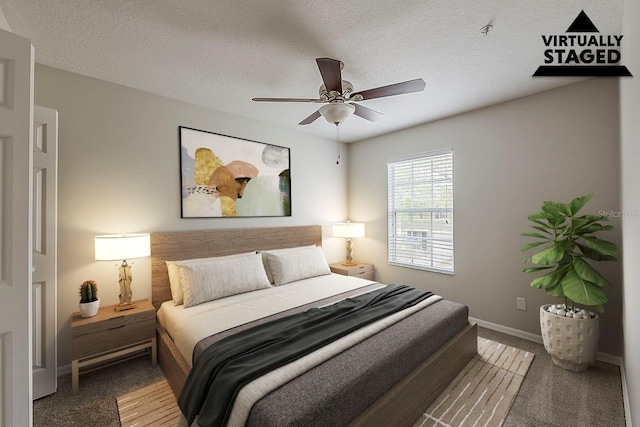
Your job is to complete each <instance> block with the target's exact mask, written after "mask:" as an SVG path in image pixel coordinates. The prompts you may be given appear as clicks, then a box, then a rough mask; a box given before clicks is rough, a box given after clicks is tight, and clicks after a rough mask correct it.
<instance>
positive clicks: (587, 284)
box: [521, 194, 618, 312]
mask: <svg viewBox="0 0 640 427" xmlns="http://www.w3.org/2000/svg"><path fill="white" fill-rule="evenodd" d="M592 197H593V194H587V195H586V196H582V197H578V198H576V199H574V200H572V201H571V203H569V204H565V203H560V202H549V201H547V202H544V203H543V204H542V211H540V212H538V213H535V214H533V215H529V217H528V218H529V221H531V222H532V223H533V224H532V225H531V228H533V229H534V230H535V231H533V232H529V233H522V234H521V235H522V236H526V237H532V238H535V239H536V241H535V242H532V243H527V244H526V245H525V246H524V247H523V248H522V252H526V251H528V250H530V249H533V248H539V247H541V246H543V245H546V246H545V247H544V249H542V250H539V251H538V252H537V253H535V254H534V255H533V256H532V257H531V258H528V259H526V260H525V261H524V262H525V263H532V264H536V265H538V266H539V267H529V268H524V269H523V270H522V271H523V272H525V273H537V272H540V271H545V270H552V271H550V272H547V273H546V274H544V275H542V276H539V277H536V278H535V279H533V280H532V281H531V286H533V287H534V288H539V289H544V290H545V291H546V292H547V293H548V294H549V295H552V296H554V297H561V298H564V299H565V306H566V307H570V308H573V306H574V303H577V304H582V305H586V306H594V308H595V310H596V311H598V312H602V311H603V308H602V305H603V304H604V303H606V302H607V296H606V294H605V293H604V291H603V289H602V288H604V287H606V286H611V284H610V283H609V281H608V280H607V279H605V278H604V277H602V275H601V274H600V273H598V272H597V271H596V270H595V269H594V268H593V267H592V266H591V265H590V264H589V263H588V262H587V260H592V261H615V260H616V258H615V256H616V255H617V253H618V248H617V247H616V245H615V244H614V243H611V242H609V241H607V240H603V239H600V238H598V237H595V236H593V235H592V234H593V233H596V232H601V231H610V230H614V229H615V227H613V226H612V225H603V224H602V223H603V222H606V221H608V220H609V218H608V217H607V216H604V215H581V216H577V213H578V211H580V209H582V208H583V207H584V205H586V204H587V202H588V201H589V200H591V198H592Z"/></svg>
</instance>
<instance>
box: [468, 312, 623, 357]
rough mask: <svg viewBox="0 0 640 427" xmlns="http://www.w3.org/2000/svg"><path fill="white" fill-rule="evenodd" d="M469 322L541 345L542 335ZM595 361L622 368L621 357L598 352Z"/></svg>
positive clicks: (481, 322)
mask: <svg viewBox="0 0 640 427" xmlns="http://www.w3.org/2000/svg"><path fill="white" fill-rule="evenodd" d="M469 320H470V321H472V322H476V323H477V324H478V326H482V327H483V328H487V329H491V330H493V331H497V332H502V333H503V334H507V335H511V336H513V337H517V338H522V339H524V340H527V341H533V342H535V343H538V344H542V335H538V334H532V333H531V332H525V331H521V330H520V329H515V328H510V327H508V326H503V325H499V324H497V323H492V322H487V321H486V320H481V319H476V318H474V317H469ZM596 359H598V360H600V361H602V362H606V363H611V364H612V365H616V366H622V358H621V357H619V356H614V355H611V354H608V353H602V352H598V355H597V356H596Z"/></svg>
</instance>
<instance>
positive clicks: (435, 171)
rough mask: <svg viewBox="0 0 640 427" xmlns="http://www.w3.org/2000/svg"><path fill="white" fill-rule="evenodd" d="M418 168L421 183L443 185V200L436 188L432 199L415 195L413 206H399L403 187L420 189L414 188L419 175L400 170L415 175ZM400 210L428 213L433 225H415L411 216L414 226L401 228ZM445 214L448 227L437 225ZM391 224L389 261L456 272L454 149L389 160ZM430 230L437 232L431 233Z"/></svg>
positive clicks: (389, 224)
mask: <svg viewBox="0 0 640 427" xmlns="http://www.w3.org/2000/svg"><path fill="white" fill-rule="evenodd" d="M414 168H419V172H422V175H420V176H421V177H422V179H421V180H418V181H419V182H418V183H421V184H427V185H429V186H433V185H434V183H435V184H436V185H437V186H439V187H440V190H439V191H440V193H439V194H440V196H441V197H440V201H436V200H434V192H433V191H432V192H431V198H430V199H426V198H420V197H415V198H414V197H412V198H411V206H398V204H399V203H400V201H399V199H400V197H399V196H398V193H399V192H400V191H402V190H404V191H407V189H408V190H409V191H411V192H413V191H419V190H418V189H416V188H413V185H414V184H415V183H416V180H415V179H413V178H411V179H407V175H401V174H400V171H404V172H405V173H410V174H411V176H412V177H414V176H415V173H414ZM399 175H400V176H399ZM432 188H433V187H432ZM442 189H444V193H442V191H443V190H442ZM411 194H413V193H411ZM442 197H444V200H443V199H442ZM405 202H406V198H405ZM414 203H417V204H414ZM443 203H444V206H443ZM398 214H401V215H403V216H404V215H406V214H410V215H412V214H418V215H420V216H422V215H425V219H426V221H427V222H428V223H429V224H431V226H430V228H429V229H422V228H421V227H420V226H418V227H417V228H414V227H416V223H414V222H413V221H414V219H411V223H412V226H411V227H410V228H408V229H405V230H400V229H399V227H398V224H399V223H400V221H401V220H400V219H399V218H398ZM443 214H444V217H445V218H444V219H445V223H446V225H444V230H443V225H442V224H440V226H439V227H438V226H437V225H435V226H434V220H436V221H437V220H442V216H443ZM420 219H422V218H420ZM419 222H420V221H419ZM387 224H388V228H387V231H388V233H387V235H388V250H387V260H388V262H389V264H391V265H398V266H401V267H409V268H415V269H419V270H427V271H433V272H437V273H444V274H454V233H453V231H454V228H453V149H451V148H448V149H443V150H437V151H430V152H427V153H420V154H416V155H412V156H407V157H402V158H397V159H392V160H389V161H388V162H387ZM449 229H450V232H449ZM430 230H431V231H432V232H433V234H431V235H430V233H429V231H430ZM434 230H437V231H434ZM412 240H414V242H413V243H412ZM411 246H414V247H413V248H411Z"/></svg>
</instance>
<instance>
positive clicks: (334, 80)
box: [253, 58, 426, 126]
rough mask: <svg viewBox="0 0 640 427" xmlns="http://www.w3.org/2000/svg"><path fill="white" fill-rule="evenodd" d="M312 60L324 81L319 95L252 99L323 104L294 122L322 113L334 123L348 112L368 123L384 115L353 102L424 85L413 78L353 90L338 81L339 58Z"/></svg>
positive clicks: (340, 67) (348, 114)
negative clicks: (314, 61)
mask: <svg viewBox="0 0 640 427" xmlns="http://www.w3.org/2000/svg"><path fill="white" fill-rule="evenodd" d="M316 63H317V64H318V68H319V69H320V75H321V76H322V81H323V82H324V84H323V85H322V86H320V90H319V93H320V97H319V98H311V99H307V98H253V100H254V101H258V102H315V103H320V104H326V105H323V106H322V107H320V108H319V109H318V110H316V111H315V112H314V113H313V114H311V115H310V116H309V117H307V118H305V119H304V120H302V121H301V122H300V123H298V124H300V125H308V124H310V123H313V122H314V121H315V120H316V119H317V118H319V117H320V116H323V117H324V118H325V119H326V120H327V121H328V122H329V123H333V124H335V125H336V126H337V125H338V124H339V123H341V122H343V121H344V120H346V119H347V118H348V117H349V116H351V115H352V114H355V115H356V116H359V117H362V118H363V119H367V120H369V121H372V122H375V121H376V120H378V119H380V118H382V117H383V116H384V114H382V113H379V112H377V111H375V110H372V109H371V108H367V107H363V106H362V105H359V104H356V103H355V102H359V101H366V100H368V99H373V98H383V97H385V96H393V95H402V94H405V93H412V92H420V91H421V90H423V89H424V87H425V86H426V83H425V82H424V80H422V79H414V80H409V81H406V82H402V83H395V84H391V85H387V86H381V87H377V88H374V89H368V90H363V91H360V92H355V91H354V90H353V85H352V84H351V83H350V82H348V81H346V80H342V73H341V71H342V68H343V67H344V64H343V63H342V62H341V61H338V60H336V59H331V58H316Z"/></svg>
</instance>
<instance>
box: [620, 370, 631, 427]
mask: <svg viewBox="0 0 640 427" xmlns="http://www.w3.org/2000/svg"><path fill="white" fill-rule="evenodd" d="M620 376H621V380H622V398H623V400H624V419H625V420H626V421H627V427H632V424H631V409H630V408H631V402H629V390H628V389H627V374H626V372H625V370H624V360H623V361H622V364H621V365H620Z"/></svg>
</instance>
